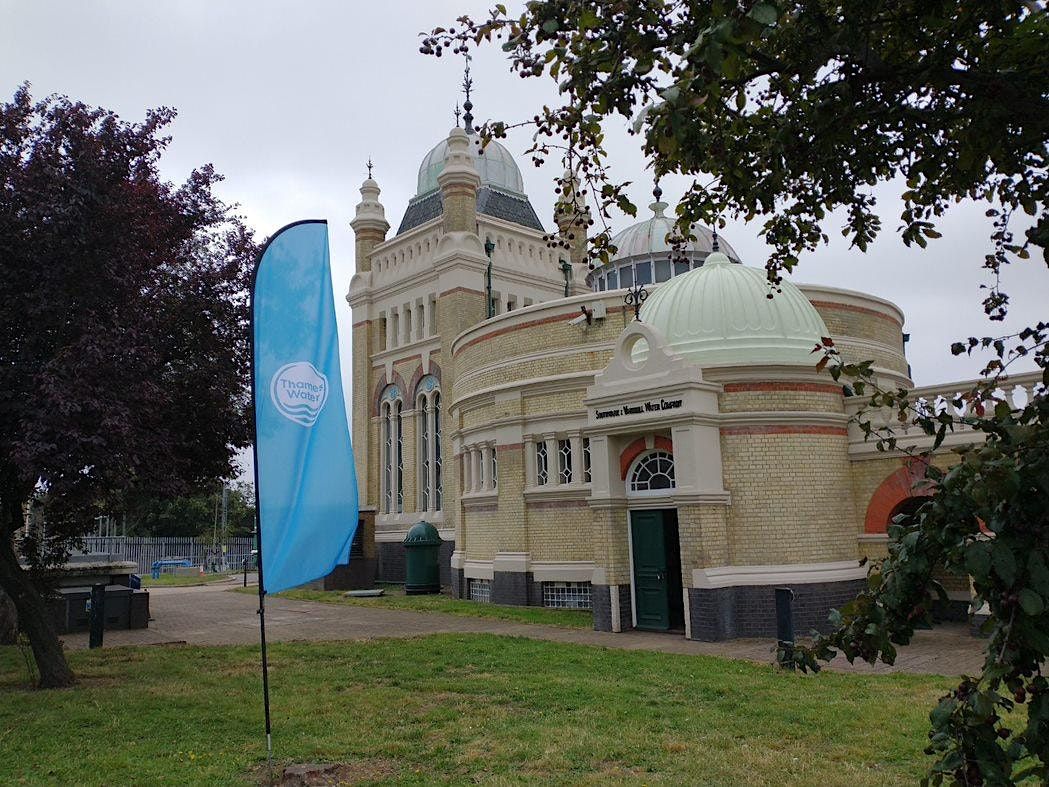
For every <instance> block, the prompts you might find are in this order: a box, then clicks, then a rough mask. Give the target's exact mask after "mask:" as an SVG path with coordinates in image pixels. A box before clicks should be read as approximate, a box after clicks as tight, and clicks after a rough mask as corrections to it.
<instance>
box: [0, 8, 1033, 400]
mask: <svg viewBox="0 0 1049 787" xmlns="http://www.w3.org/2000/svg"><path fill="white" fill-rule="evenodd" d="M488 6H489V3H485V2H476V1H475V0H425V2H422V1H421V0H420V1H418V2H407V1H406V0H387V2H384V3H363V2H347V1H345V0H341V1H337V0H326V1H324V2H321V1H319V0H318V1H315V2H299V3H290V2H276V1H275V0H251V2H247V1H246V0H237V1H236V2H234V1H233V0H222V1H221V2H219V1H218V0H178V2H142V1H141V0H137V1H136V2H132V1H130V0H127V1H124V2H116V1H113V0H110V1H103V0H95V1H94V2H74V0H68V1H67V2H55V1H54V0H0V86H2V87H3V96H4V100H8V99H9V98H10V96H11V95H12V94H13V93H14V90H15V88H16V86H17V85H18V84H20V83H21V82H23V81H29V82H31V83H32V87H33V93H34V95H35V96H38V97H39V96H43V95H46V94H49V93H61V94H65V95H68V96H70V97H71V98H74V99H79V100H82V101H85V102H87V103H89V104H96V105H101V106H104V107H107V108H110V109H113V110H115V111H116V112H117V113H119V114H120V115H121V116H122V117H123V118H124V119H126V120H131V121H138V120H141V119H142V117H143V114H144V111H145V110H146V108H148V107H155V106H161V105H164V106H170V107H174V108H176V109H177V110H178V112H179V116H178V119H177V120H176V122H175V123H174V125H173V127H172V128H171V133H172V135H173V136H174V141H173V143H172V145H171V147H170V149H169V151H168V153H167V154H166V155H165V157H164V159H163V161H162V169H163V172H164V174H165V176H166V177H168V178H170V179H171V180H173V181H180V180H182V179H184V178H185V177H186V175H187V174H188V172H189V171H190V170H191V169H192V168H193V167H195V166H199V165H200V164H202V163H205V162H211V163H213V164H214V165H215V167H216V169H217V170H218V171H219V172H221V173H222V174H224V175H225V176H226V181H225V182H224V183H223V184H221V186H220V189H219V191H220V193H221V195H222V196H223V198H224V199H226V200H227V201H230V202H236V203H239V204H240V206H241V210H242V213H243V214H244V215H245V216H246V217H247V220H248V222H249V224H251V225H252V226H253V227H254V228H255V229H256V231H257V233H258V236H259V238H260V239H261V238H262V237H264V236H267V235H269V234H271V233H272V232H273V231H275V230H276V229H278V228H279V227H281V226H283V225H284V224H286V223H288V222H291V221H294V220H297V219H302V218H326V219H327V220H328V222H329V226H330V230H331V250H332V261H333V277H334V279H335V291H336V295H337V300H338V304H337V308H338V309H339V319H340V324H341V326H342V327H343V328H344V329H345V333H344V335H343V347H344V366H343V369H344V373H345V372H347V371H348V369H349V368H350V367H349V363H348V360H349V359H348V347H349V310H348V308H347V307H346V304H345V301H344V300H343V299H342V296H343V295H345V293H346V290H347V288H348V286H349V280H350V276H351V275H352V272H353V234H352V232H351V231H350V229H349V225H348V222H349V221H350V219H351V218H352V217H353V207H354V205H355V204H356V203H357V202H358V201H359V198H360V195H359V193H358V188H359V187H360V183H361V181H362V179H363V178H364V175H365V169H364V164H365V161H366V160H367V159H368V157H369V156H370V157H371V158H372V160H373V161H374V162H375V178H376V180H377V181H378V182H379V184H380V186H381V187H382V191H383V193H382V197H381V199H382V201H383V203H384V205H385V207H386V214H387V218H388V220H389V222H390V224H391V225H392V227H393V228H394V230H395V229H396V227H397V225H398V224H399V222H400V220H401V216H402V215H403V213H404V209H405V205H406V203H407V201H408V199H409V198H410V197H411V196H412V195H413V194H414V193H415V183H416V173H417V169H418V165H419V162H420V161H421V160H422V158H423V156H424V155H425V154H426V152H427V151H428V150H429V149H430V148H431V147H432V146H433V145H434V144H436V143H437V142H438V141H439V140H440V139H441V138H443V137H444V136H446V135H447V133H448V131H449V129H450V128H451V127H452V125H453V124H454V117H453V114H452V110H453V108H454V106H455V103H456V101H459V100H461V96H460V94H459V83H460V80H461V77H462V58H461V57H459V58H452V57H448V56H445V57H444V58H442V59H439V60H438V59H434V58H432V57H425V56H423V55H421V54H419V52H418V46H419V39H418V35H417V34H418V33H419V32H420V31H422V30H428V29H431V28H432V27H434V26H436V25H440V24H444V25H447V24H449V23H450V22H452V21H453V20H454V18H455V17H456V16H458V15H459V14H460V13H463V12H469V13H473V14H475V15H480V14H481V13H483V11H484V10H485V9H486V8H487V7H488ZM473 73H474V79H475V86H476V89H475V94H474V103H475V105H476V107H475V115H476V116H477V120H478V122H480V121H481V120H483V119H486V118H490V117H492V118H494V117H498V118H501V119H507V120H515V119H520V118H523V117H530V116H531V115H532V114H534V109H535V108H536V107H537V106H538V105H540V104H541V103H543V102H544V101H545V102H552V101H555V100H556V96H555V95H554V94H553V91H552V88H551V83H550V82H549V81H548V80H546V79H543V80H537V79H529V80H522V79H520V78H519V77H517V76H516V75H514V74H511V73H510V71H509V65H508V61H507V60H506V59H505V56H504V54H503V53H502V51H501V50H500V49H499V47H498V46H491V47H488V48H486V49H483V50H482V51H481V52H480V53H478V54H477V56H476V58H475V60H474V67H473ZM625 126H626V124H625V123H624V122H619V121H617V120H613V121H610V122H609V124H608V134H609V139H608V147H609V150H610V152H611V154H612V159H613V162H614V163H613V167H614V173H613V174H614V175H615V176H616V177H618V178H621V179H625V180H631V181H633V182H634V186H633V188H632V191H631V193H632V196H633V198H634V200H635V202H637V203H638V204H639V205H641V206H642V207H641V212H640V213H639V218H643V217H645V216H647V215H649V214H648V211H647V208H645V207H644V206H645V205H647V204H648V203H649V202H650V201H651V197H650V191H651V182H650V177H649V175H648V174H647V171H646V162H645V160H644V158H643V156H642V155H641V153H640V150H639V148H638V145H637V140H634V139H631V138H629V137H628V136H627V135H626V133H625ZM528 144H529V141H528V137H527V134H522V135H521V136H518V137H511V139H510V140H509V142H508V143H507V145H508V147H509V148H510V150H511V151H512V152H514V153H515V154H520V153H521V152H522V151H523V150H525V149H526V148H527V147H528ZM520 165H521V170H522V172H523V174H524V178H525V185H526V189H527V190H528V193H529V195H530V197H531V199H532V203H533V205H534V206H535V208H536V211H537V212H538V214H539V216H540V218H541V219H542V220H543V222H544V223H545V224H546V226H547V227H548V228H552V226H553V222H552V221H551V215H552V204H553V196H552V195H553V192H552V188H553V186H552V178H553V177H554V176H555V175H556V174H557V173H558V171H559V166H557V165H553V164H548V165H547V166H546V167H544V168H542V169H536V168H534V167H533V166H532V165H531V163H530V162H529V161H528V160H527V159H525V158H524V157H523V156H522V157H521V159H520ZM662 185H663V191H664V199H667V200H668V201H671V202H673V200H674V199H676V198H677V197H679V196H680V195H681V194H682V192H683V191H684V189H685V185H686V184H685V182H684V181H683V180H674V179H668V180H667V181H664V183H663V184H662ZM898 191H899V190H898V189H897V188H895V187H894V186H891V185H890V186H886V187H884V188H882V189H881V190H879V192H878V196H879V201H880V205H881V215H882V218H883V224H884V227H885V231H884V233H883V235H882V237H881V238H880V239H879V241H878V242H877V243H875V244H874V245H873V247H872V248H871V250H870V251H868V253H866V254H862V253H860V252H858V251H850V250H849V249H848V248H847V246H846V244H845V243H844V242H841V239H840V233H839V231H838V230H839V228H840V224H836V223H829V224H828V225H827V230H828V234H829V235H830V236H831V238H832V243H831V245H830V246H829V247H828V248H825V249H822V250H820V251H819V252H817V253H815V254H813V255H811V256H810V257H808V258H805V259H803V260H802V263H801V266H800V268H799V269H798V271H797V272H796V275H795V280H796V281H798V282H814V283H820V284H827V285H831V286H837V287H845V288H851V289H859V290H863V291H866V292H870V293H873V294H875V295H879V296H881V297H884V298H888V299H889V300H891V301H893V302H895V303H896V304H898V305H899V306H900V307H901V308H902V309H903V311H904V313H905V314H906V318H907V325H906V328H905V330H907V331H908V332H909V333H910V334H911V342H910V345H909V348H908V355H909V358H910V361H911V364H912V367H913V374H914V379H915V381H916V383H917V384H918V385H930V384H934V383H939V382H947V381H954V380H960V379H965V378H967V377H971V376H973V375H975V374H976V373H977V372H978V371H979V369H980V367H981V366H982V361H979V360H972V359H967V358H964V357H963V358H952V357H951V356H950V353H949V351H948V346H949V344H950V342H951V341H952V340H956V339H959V338H962V337H964V336H968V335H970V334H976V335H983V334H984V333H985V332H1001V330H1000V329H1001V326H999V325H992V324H989V323H987V321H986V319H985V318H984V317H983V314H982V309H981V307H980V301H981V299H982V296H981V292H980V291H979V290H978V285H979V284H980V283H981V282H983V281H985V278H984V277H983V274H982V272H981V270H980V265H981V262H982V259H983V255H984V253H986V251H987V249H988V240H987V238H988V235H989V225H988V220H987V219H985V218H984V215H983V211H984V208H983V207H980V206H978V205H960V206H958V207H957V208H955V209H954V210H953V211H952V212H951V213H950V214H949V215H948V216H947V217H946V219H945V220H944V221H943V222H942V225H941V226H940V228H939V229H940V230H941V231H942V232H943V238H942V239H941V240H939V241H933V242H931V244H930V246H929V248H928V249H927V250H925V251H922V250H919V249H907V248H905V247H904V246H903V244H902V243H900V242H899V240H898V234H897V233H896V227H897V225H898V215H899V200H898V196H897V195H898ZM631 221H633V220H632V219H627V218H624V217H618V218H617V220H616V222H615V224H614V227H615V228H616V229H619V228H622V227H625V226H627V225H628V224H629V223H631ZM1019 226H1020V225H1018V228H1019ZM757 232H758V227H757V226H755V225H754V224H752V225H746V224H743V223H742V222H740V223H733V224H730V225H729V227H728V228H727V229H726V230H725V231H724V235H725V236H726V237H727V238H728V239H729V240H730V241H731V243H732V245H733V247H734V248H735V249H736V250H737V251H738V252H739V253H740V255H741V257H742V258H743V261H744V262H745V263H748V264H751V265H761V264H762V263H763V261H764V259H765V250H764V244H763V243H762V242H761V240H760V239H759V238H758V235H757ZM391 234H392V230H391ZM835 239H837V240H835ZM1005 286H1006V289H1007V291H1008V292H1009V293H1010V294H1011V295H1012V297H1013V307H1012V318H1011V319H1010V321H1009V323H1008V324H1009V325H1027V324H1031V323H1032V322H1034V321H1036V320H1037V319H1040V318H1045V316H1046V308H1045V307H1046V298H1047V295H1049V275H1047V273H1046V270H1045V267H1044V265H1042V264H1041V263H1039V262H1035V261H1030V262H1026V263H1023V262H1021V263H1017V264H1016V265H1014V266H1013V267H1012V269H1010V270H1009V271H1008V272H1007V275H1006V279H1005ZM1025 368H1032V367H1025Z"/></svg>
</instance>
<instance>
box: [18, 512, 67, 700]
mask: <svg viewBox="0 0 1049 787" xmlns="http://www.w3.org/2000/svg"><path fill="white" fill-rule="evenodd" d="M4 530H6V528H5V529H4ZM4 530H0V587H2V588H3V589H4V591H5V592H6V593H7V595H8V596H9V597H10V599H11V601H13V602H14V605H15V609H17V610H18V623H19V627H20V628H21V629H22V631H24V632H25V634H26V636H27V637H29V644H30V645H31V646H32V648H33V657H34V658H35V659H36V668H37V669H38V670H39V671H40V684H39V685H40V688H42V689H54V688H63V687H66V686H72V685H73V684H74V683H76V680H75V679H74V678H73V672H72V671H71V670H70V669H69V664H68V663H66V656H65V653H63V652H62V643H61V642H59V641H58V635H57V634H56V633H55V628H54V626H52V625H51V616H50V615H48V613H47V607H46V606H45V604H44V599H43V598H42V597H41V596H40V592H39V591H38V590H37V589H36V587H35V586H34V585H33V583H32V581H31V580H30V578H29V575H28V574H26V572H25V571H23V570H22V567H21V566H20V565H19V564H18V556H17V555H16V554H15V548H14V541H13V539H12V537H11V535H10V534H9V533H7V532H4Z"/></svg>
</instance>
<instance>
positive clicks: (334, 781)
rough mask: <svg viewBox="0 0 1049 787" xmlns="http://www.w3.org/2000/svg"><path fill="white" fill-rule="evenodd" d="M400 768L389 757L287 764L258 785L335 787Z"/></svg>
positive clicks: (381, 776)
mask: <svg viewBox="0 0 1049 787" xmlns="http://www.w3.org/2000/svg"><path fill="white" fill-rule="evenodd" d="M399 770H400V768H399V767H398V766H397V763H395V762H394V761H393V760H388V759H382V758H365V759H362V760H358V761H357V762H324V763H308V764H295V765H289V766H287V767H286V768H285V769H284V771H283V773H282V774H281V775H280V776H279V777H278V778H277V780H276V781H274V782H272V783H271V782H269V781H267V780H266V779H267V778H268V777H267V776H264V779H263V781H262V782H261V783H262V784H266V785H269V784H273V785H275V787H337V786H338V785H344V784H361V783H363V782H380V781H384V780H386V779H392V778H393V777H394V776H396V775H397V773H398V772H399Z"/></svg>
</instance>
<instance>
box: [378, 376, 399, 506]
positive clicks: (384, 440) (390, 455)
mask: <svg viewBox="0 0 1049 787" xmlns="http://www.w3.org/2000/svg"><path fill="white" fill-rule="evenodd" d="M401 409H402V402H401V391H400V389H399V388H398V387H397V386H396V385H388V386H387V387H386V389H385V390H384V391H383V392H382V395H381V397H380V398H379V431H380V443H379V444H380V454H381V456H380V464H381V466H382V474H381V475H380V478H379V484H380V487H381V489H380V494H381V499H382V512H383V513H384V514H399V513H401V512H402V511H403V510H404V460H403V459H402V456H403V448H404V445H403V438H402V436H403V434H404V429H403V423H402V417H401Z"/></svg>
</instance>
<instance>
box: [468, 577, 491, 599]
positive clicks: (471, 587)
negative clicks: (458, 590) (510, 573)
mask: <svg viewBox="0 0 1049 787" xmlns="http://www.w3.org/2000/svg"><path fill="white" fill-rule="evenodd" d="M466 595H467V597H468V598H469V599H470V601H481V602H484V603H488V602H490V601H491V600H492V580H490V579H472V578H471V579H467V580H466Z"/></svg>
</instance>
